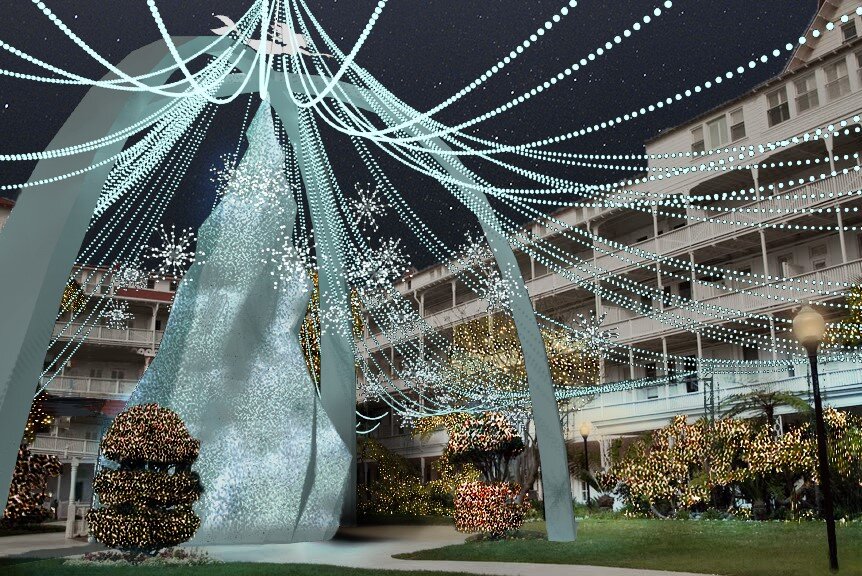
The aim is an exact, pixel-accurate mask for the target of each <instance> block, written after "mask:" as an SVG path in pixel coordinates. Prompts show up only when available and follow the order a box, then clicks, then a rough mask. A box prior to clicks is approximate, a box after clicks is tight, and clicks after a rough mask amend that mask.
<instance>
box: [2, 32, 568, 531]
mask: <svg viewBox="0 0 862 576" xmlns="http://www.w3.org/2000/svg"><path fill="white" fill-rule="evenodd" d="M173 42H174V43H175V44H176V45H177V48H178V50H179V53H180V54H181V55H182V56H183V57H184V58H187V57H189V56H191V55H193V54H196V53H199V52H201V51H204V50H206V49H207V47H208V46H210V45H211V44H212V43H213V38H210V37H180V38H174V39H173ZM216 55H217V54H216ZM172 63H173V59H172V57H171V56H170V55H169V52H168V49H167V46H166V45H165V43H164V41H158V42H154V43H152V44H150V45H148V46H145V47H143V48H140V49H138V50H136V51H134V52H132V53H131V54H130V55H129V56H127V57H126V58H125V59H124V60H123V61H122V62H121V63H120V65H119V67H120V68H121V69H123V70H124V71H126V72H127V73H129V74H132V75H142V74H146V73H149V72H151V71H154V70H160V69H163V68H166V67H167V66H169V65H170V64H172ZM252 65H253V53H252V51H251V50H246V53H245V54H244V55H243V57H242V58H241V59H240V60H239V62H238V63H237V68H239V69H240V70H243V71H245V72H249V71H250V67H251V66H252ZM167 76H168V72H165V73H163V74H161V75H157V76H154V77H153V79H152V81H153V83H154V85H155V84H161V83H163V82H164V81H165V80H166V79H167ZM290 76H291V78H292V80H290V81H291V82H296V83H297V84H294V85H299V84H298V82H299V78H298V77H297V76H294V75H290ZM244 77H245V74H235V75H232V76H230V77H228V78H226V80H225V81H224V83H223V85H222V87H221V90H220V95H223V94H230V93H232V92H233V91H235V90H236V86H237V83H239V82H241V81H242V79H243V78H244ZM256 77H257V75H254V74H252V78H251V80H250V81H249V82H248V83H247V84H246V86H245V87H244V88H243V91H244V92H257V91H258V86H257V83H256V82H257V79H256ZM110 78H113V76H112V75H108V76H106V77H105V79H110ZM305 81H306V84H307V85H308V86H310V87H322V86H324V85H325V83H326V80H325V79H324V78H320V77H311V78H305ZM339 91H340V92H341V93H342V94H345V95H346V96H347V98H348V99H349V101H350V104H352V105H354V106H357V107H359V108H362V109H364V110H366V111H369V112H373V110H372V108H371V105H370V99H372V98H374V96H373V94H371V93H370V92H368V91H366V90H363V89H360V88H358V87H356V86H354V85H352V84H346V83H339ZM268 92H269V98H270V102H271V104H272V106H273V108H274V109H275V111H276V113H277V114H278V115H279V117H280V118H281V120H282V123H283V125H284V127H285V130H286V132H287V135H288V137H289V139H290V140H291V142H292V143H293V144H294V148H295V150H296V152H297V160H298V164H299V168H300V172H301V175H302V178H303V181H304V183H305V185H306V193H307V199H308V202H309V207H310V208H311V217H312V225H313V227H314V230H315V236H316V237H315V242H316V245H317V246H318V250H322V251H323V252H325V253H328V254H329V255H330V257H329V260H328V262H327V263H326V266H325V267H324V269H323V270H322V271H321V274H320V291H321V306H323V307H324V308H329V307H332V306H340V307H345V306H349V300H348V289H347V284H346V282H345V279H344V277H343V275H342V272H341V271H343V270H344V269H345V268H344V265H343V264H344V263H343V262H342V261H341V253H340V251H339V245H338V241H337V238H338V237H339V236H340V230H339V228H338V226H340V223H339V220H338V219H336V218H329V217H327V214H331V212H332V209H333V206H334V202H335V199H334V197H333V194H332V190H330V189H328V187H326V186H321V185H320V184H322V183H319V182H317V181H316V179H315V177H314V175H313V170H312V169H311V166H312V163H311V159H310V158H308V157H307V156H306V153H305V152H306V151H304V150H303V147H302V146H301V145H300V140H299V112H298V109H297V107H296V106H295V105H294V103H293V101H292V99H291V98H290V97H289V95H288V94H287V86H286V85H285V77H284V76H283V75H279V74H273V75H272V76H271V77H270V86H269V90H268ZM329 97H333V92H330V93H329ZM164 102H165V97H153V95H152V94H149V93H132V94H129V93H128V92H120V91H108V90H103V89H100V88H93V89H90V91H89V92H88V93H87V95H86V96H85V97H84V99H83V100H82V101H81V103H80V104H79V105H78V107H77V108H76V109H75V111H74V112H73V113H72V115H71V116H70V117H69V119H68V120H67V121H66V123H65V124H64V125H63V127H62V128H61V129H60V131H59V132H58V133H57V136H56V137H55V138H54V139H53V140H52V141H51V144H50V145H49V148H60V147H63V146H71V145H74V144H78V143H80V142H85V141H88V140H94V139H97V138H99V137H101V136H104V135H105V134H108V133H111V132H113V131H116V130H118V129H120V128H123V127H125V126H128V125H130V124H133V123H134V122H135V121H137V120H139V119H140V118H142V117H144V116H146V115H147V114H148V113H150V112H151V111H152V110H155V109H157V108H158V107H160V106H162V105H163V104H164ZM375 103H376V104H377V105H378V106H385V104H384V103H383V102H380V101H379V100H377V101H376V102H375ZM411 130H412V131H413V132H414V133H416V134H419V133H420V132H419V131H420V130H422V128H418V127H413V128H411ZM124 143H125V141H124V140H122V141H118V142H114V143H112V144H111V145H109V146H105V147H103V148H100V149H98V150H97V151H93V152H87V153H85V154H78V155H73V156H67V157H63V158H55V159H50V160H42V161H40V162H39V163H38V164H37V166H36V169H35V170H34V172H33V174H32V176H31V178H30V181H35V180H43V179H46V178H50V177H53V176H59V175H62V174H67V173H70V172H74V171H76V170H81V169H84V168H87V167H88V166H90V165H93V164H95V163H97V162H99V161H101V160H104V159H106V158H110V157H111V156H113V155H115V154H117V153H118V152H119V151H120V150H122V147H123V145H124ZM423 145H424V146H425V148H426V151H427V152H428V154H430V155H432V156H433V157H434V158H435V160H436V161H437V162H438V163H439V164H440V165H441V166H442V167H443V168H444V169H445V170H446V171H447V172H448V173H449V174H450V175H451V176H452V177H453V178H456V179H458V180H460V181H462V182H465V183H470V182H469V181H467V180H466V179H465V176H463V173H462V172H461V171H459V170H458V164H457V162H458V160H457V159H454V158H452V157H449V156H444V155H441V154H437V153H435V151H434V148H433V147H437V149H438V150H439V149H442V150H446V149H447V148H448V147H447V146H446V145H445V143H444V142H442V141H441V140H440V139H437V138H434V139H429V140H428V141H423ZM432 146H433V147H432ZM112 167H113V163H111V162H106V163H105V164H104V165H102V166H99V167H98V168H95V169H93V170H89V171H87V172H84V173H83V174H81V175H79V176H75V177H72V178H67V179H64V180H62V181H58V182H54V183H50V184H45V185H41V186H36V187H33V188H25V189H24V190H23V191H22V193H21V195H20V196H19V199H18V203H17V204H16V206H15V209H14V210H13V212H12V215H11V216H10V218H9V220H8V222H7V223H6V226H5V227H4V229H3V231H2V232H0V270H15V271H16V273H15V274H14V275H12V274H4V275H2V277H0V302H5V303H7V307H6V308H5V316H4V318H3V322H2V323H0V438H3V441H2V442H0V494H6V493H8V490H9V483H10V480H11V477H12V470H13V468H14V465H15V458H16V454H17V441H18V438H19V437H20V434H21V431H22V430H23V429H24V424H25V422H26V419H27V413H28V409H29V406H30V402H31V401H32V396H33V390H34V387H33V384H34V383H35V382H36V381H37V379H38V377H39V374H40V373H41V368H42V364H43V361H44V357H45V350H46V348H47V345H48V342H49V341H50V338H51V332H52V328H53V325H54V320H55V315H56V306H57V303H58V302H59V301H60V297H61V295H62V293H63V289H64V287H65V285H66V280H67V278H68V272H69V270H70V269H71V268H72V266H73V265H74V262H75V256H76V255H77V252H78V250H79V248H80V246H81V242H82V241H83V238H84V234H85V233H86V230H87V225H88V223H89V221H90V218H91V216H92V214H93V211H94V209H95V207H96V202H97V200H98V198H99V194H100V192H101V189H102V185H103V184H104V182H105V180H106V178H107V176H108V173H109V172H110V170H111V168H112ZM459 191H460V193H459V200H460V201H461V202H463V203H464V204H465V205H467V206H468V208H470V209H471V210H472V211H473V212H474V213H475V214H476V216H477V218H478V220H479V223H480V224H481V226H482V229H483V231H484V232H485V235H486V237H487V239H488V243H489V244H490V246H491V248H492V249H493V251H494V254H495V257H496V259H497V264H498V266H499V268H500V270H501V272H502V273H503V274H504V276H505V277H506V278H507V279H508V280H509V282H507V284H508V285H509V290H510V300H511V306H512V316H513V319H514V322H515V326H516V328H517V332H518V337H519V340H520V342H521V346H522V349H523V354H524V359H525V363H526V369H527V376H528V384H529V390H530V398H531V400H532V405H533V413H534V422H535V426H536V435H537V439H538V445H539V452H540V457H541V463H542V485H543V491H544V498H545V513H546V519H547V526H548V537H549V539H550V540H556V541H571V540H574V538H575V531H576V524H575V520H574V516H573V514H572V493H571V485H570V481H569V473H568V467H567V465H566V451H565V444H564V439H563V433H562V427H561V425H560V420H559V417H558V413H557V404H556V400H555V398H554V390H553V383H552V381H551V374H550V370H549V368H548V360H547V356H546V353H545V347H544V344H543V341H542V337H541V333H540V331H539V327H538V325H537V323H536V317H535V313H534V311H533V307H532V304H531V302H530V298H529V295H528V293H527V290H526V287H525V285H524V281H523V278H522V276H521V274H520V269H519V267H518V265H517V262H516V260H515V256H514V253H513V252H512V249H511V246H510V245H509V242H508V240H507V239H506V238H505V236H503V235H502V234H501V233H500V232H499V230H501V227H500V225H499V222H498V221H497V217H496V214H495V212H494V211H493V209H492V208H491V206H490V204H489V203H488V200H487V198H486V196H485V195H484V194H483V193H482V192H481V191H480V190H478V189H475V188H470V187H459ZM10 303H14V305H8V304H10ZM344 321H345V323H349V321H350V320H349V319H348V318H345V320H344ZM344 328H345V329H343V330H328V331H326V332H325V333H324V334H323V335H322V337H321V344H320V347H321V400H322V402H323V405H324V408H325V409H326V412H327V414H328V415H329V417H330V419H331V420H332V422H333V423H334V424H335V426H336V429H337V430H338V433H339V435H340V436H341V437H342V439H343V440H344V442H345V444H346V445H347V446H348V448H349V449H350V451H351V454H352V455H353V458H354V465H353V466H351V475H350V478H349V479H348V485H347V487H346V490H345V503H344V509H343V515H342V521H343V522H344V523H346V524H351V523H353V522H355V511H356V501H355V498H356V465H355V459H356V431H355V428H356V413H355V406H356V388H355V377H356V375H355V367H354V363H353V354H352V351H351V349H352V343H351V342H350V340H349V338H350V336H349V335H350V334H352V331H351V329H350V327H349V326H345V327H344Z"/></svg>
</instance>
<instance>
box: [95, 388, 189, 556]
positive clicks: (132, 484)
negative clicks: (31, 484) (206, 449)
mask: <svg viewBox="0 0 862 576" xmlns="http://www.w3.org/2000/svg"><path fill="white" fill-rule="evenodd" d="M199 449H200V442H199V441H198V440H196V439H194V438H192V437H191V436H190V435H189V433H188V430H186V427H185V424H183V421H182V420H181V419H180V417H179V416H178V415H177V414H176V413H175V412H173V411H171V410H168V409H167V408H161V407H160V406H158V405H156V404H142V405H138V406H133V407H132V408H129V409H128V410H126V411H125V412H123V413H121V414H120V415H119V416H117V418H116V419H115V420H114V422H113V423H112V424H111V427H110V428H109V429H108V432H107V433H106V434H105V437H104V438H103V439H102V453H103V454H104V456H105V457H107V458H109V459H111V460H114V461H115V462H117V463H118V464H119V469H118V470H109V469H106V470H103V471H101V472H100V473H99V474H98V475H97V476H96V478H95V480H94V481H93V489H94V490H95V492H96V493H97V494H98V495H99V501H100V506H99V507H98V508H94V509H92V510H90V511H89V512H88V513H87V521H88V522H89V524H90V532H91V533H92V534H93V536H94V537H95V538H96V539H97V540H99V541H100V542H102V543H103V544H105V545H106V546H109V547H111V548H118V549H121V550H130V551H148V552H154V551H156V550H160V549H162V548H167V547H170V546H175V545H177V544H181V543H183V542H185V541H187V540H189V539H190V538H191V537H192V536H193V535H194V533H195V531H196V530H197V529H198V527H199V526H200V519H199V518H198V517H197V516H196V515H195V513H194V511H193V510H192V505H193V504H194V502H195V501H196V500H197V499H198V498H199V497H200V494H201V493H202V491H203V487H202V486H201V483H200V479H199V478H198V475H197V473H196V472H192V471H191V465H192V463H193V462H194V461H195V460H196V459H197V456H198V451H199Z"/></svg>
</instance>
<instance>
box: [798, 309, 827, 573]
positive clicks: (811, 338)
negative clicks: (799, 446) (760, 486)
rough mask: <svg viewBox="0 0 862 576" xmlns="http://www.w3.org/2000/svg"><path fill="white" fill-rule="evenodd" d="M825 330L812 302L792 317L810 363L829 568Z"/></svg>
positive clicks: (822, 320) (822, 512) (824, 324)
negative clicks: (821, 359)
mask: <svg viewBox="0 0 862 576" xmlns="http://www.w3.org/2000/svg"><path fill="white" fill-rule="evenodd" d="M825 333H826V321H825V320H824V319H823V316H821V315H820V313H818V312H817V310H815V309H814V308H812V307H811V306H803V307H802V308H801V309H800V310H799V312H798V313H797V314H796V316H795V317H794V318H793V334H794V336H796V339H797V340H799V343H800V344H801V345H802V347H803V348H805V350H806V352H808V363H809V364H810V366H811V390H812V393H813V394H812V395H813V396H814V421H815V422H814V423H815V431H816V433H817V472H818V475H819V476H820V485H819V487H820V496H821V505H820V512H821V514H822V516H823V519H824V520H825V521H826V541H827V544H828V546H829V568H830V570H832V571H837V570H838V545H837V543H836V540H835V513H834V510H833V505H832V479H831V477H830V474H829V456H828V452H827V449H826V425H825V424H824V422H823V401H822V399H821V397H820V375H819V373H818V370H817V349H818V348H819V347H820V343H821V342H823V335H824V334H825Z"/></svg>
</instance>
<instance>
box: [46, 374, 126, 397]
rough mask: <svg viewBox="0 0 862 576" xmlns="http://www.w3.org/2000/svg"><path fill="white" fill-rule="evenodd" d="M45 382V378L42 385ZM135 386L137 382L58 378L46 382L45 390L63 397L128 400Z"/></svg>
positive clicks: (76, 377) (109, 379)
mask: <svg viewBox="0 0 862 576" xmlns="http://www.w3.org/2000/svg"><path fill="white" fill-rule="evenodd" d="M47 381H48V379H47V378H45V379H43V385H44V383H45V382H47ZM137 384H138V382H137V380H116V379H111V378H86V377H80V376H58V377H56V378H54V379H53V380H51V381H50V382H48V386H47V388H46V389H47V390H49V391H50V392H51V393H52V394H56V395H63V396H84V397H87V398H90V397H94V398H99V397H108V398H128V396H129V395H130V394H131V393H132V392H134V390H135V386H136V385H137Z"/></svg>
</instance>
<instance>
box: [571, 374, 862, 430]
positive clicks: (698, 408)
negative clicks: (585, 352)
mask: <svg viewBox="0 0 862 576" xmlns="http://www.w3.org/2000/svg"><path fill="white" fill-rule="evenodd" d="M820 369H821V371H822V373H821V376H820V382H821V389H822V393H823V398H824V402H825V403H826V404H827V405H830V406H834V407H836V408H847V407H850V406H858V405H860V404H862V365H859V364H855V363H845V362H835V363H831V364H825V365H822V366H821V368H820ZM796 371H797V375H796V376H788V375H787V372H782V373H772V374H768V373H767V374H715V375H714V384H713V391H714V394H715V405H716V406H719V405H720V403H721V402H722V401H723V400H725V399H726V398H728V397H729V396H732V395H733V394H744V393H746V392H751V390H752V386H753V385H755V384H756V385H761V386H762V385H769V386H770V387H772V388H774V389H777V390H782V391H786V392H791V393H795V394H797V395H799V396H800V397H801V398H803V399H806V400H807V399H808V394H809V384H808V374H807V371H806V370H805V368H804V367H801V366H797V368H796ZM682 388H683V387H682V386H681V385H673V386H666V387H664V386H660V387H659V395H658V397H657V398H635V399H633V398H632V396H633V395H638V394H639V393H642V391H629V392H614V393H610V394H603V395H601V396H599V397H598V398H597V399H596V400H595V401H594V402H593V403H592V404H588V405H587V406H586V407H585V408H584V409H583V410H582V411H581V414H580V417H581V418H582V419H585V420H589V421H590V422H593V423H594V424H595V425H596V427H597V428H598V429H599V430H600V431H601V433H602V434H610V435H614V434H631V433H635V432H641V431H644V430H650V429H654V428H658V427H660V426H664V425H665V424H667V422H668V420H669V419H670V418H672V417H673V416H676V415H677V414H686V415H688V416H691V417H700V416H702V415H703V412H704V383H703V382H700V390H699V391H698V392H691V393H686V392H685V391H684V390H682ZM779 413H781V410H779Z"/></svg>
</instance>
